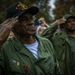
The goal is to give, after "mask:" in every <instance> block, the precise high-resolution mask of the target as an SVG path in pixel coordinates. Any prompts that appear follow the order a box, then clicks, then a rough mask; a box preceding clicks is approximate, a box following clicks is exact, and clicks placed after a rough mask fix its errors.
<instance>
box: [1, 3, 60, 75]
mask: <svg viewBox="0 0 75 75" xmlns="http://www.w3.org/2000/svg"><path fill="white" fill-rule="evenodd" d="M38 11H39V9H38V8H37V7H35V6H33V7H30V8H28V7H27V6H26V5H24V4H22V3H21V2H17V3H14V4H13V5H11V6H10V7H9V8H8V11H7V18H12V17H16V16H18V21H17V22H16V23H15V24H14V25H13V27H12V31H13V33H14V35H15V37H13V38H9V39H8V40H7V41H6V42H5V43H4V44H3V46H2V48H1V52H0V73H1V74H0V75H5V74H6V75H60V73H59V70H58V68H57V64H56V61H57V60H56V59H55V58H54V48H53V46H52V44H51V42H49V41H48V39H45V38H41V37H39V38H38V37H36V36H35V33H36V29H35V26H34V21H33V15H35V14H37V13H38Z"/></svg>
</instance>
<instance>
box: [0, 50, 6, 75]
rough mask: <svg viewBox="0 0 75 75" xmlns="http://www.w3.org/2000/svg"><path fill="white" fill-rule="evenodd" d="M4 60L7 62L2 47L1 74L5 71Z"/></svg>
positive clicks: (0, 58) (0, 55) (0, 57)
mask: <svg viewBox="0 0 75 75" xmlns="http://www.w3.org/2000/svg"><path fill="white" fill-rule="evenodd" d="M4 62H5V59H4V53H3V50H2V49H1V51H0V75H4V74H3V72H4Z"/></svg>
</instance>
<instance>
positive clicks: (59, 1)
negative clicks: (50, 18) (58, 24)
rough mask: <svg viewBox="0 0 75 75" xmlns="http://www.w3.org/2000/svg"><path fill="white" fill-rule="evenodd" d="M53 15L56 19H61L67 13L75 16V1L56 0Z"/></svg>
mask: <svg viewBox="0 0 75 75" xmlns="http://www.w3.org/2000/svg"><path fill="white" fill-rule="evenodd" d="M55 7H56V8H55V9H54V10H53V13H54V15H55V19H58V18H61V17H62V16H63V15H64V14H66V13H71V14H73V15H75V13H74V12H75V0H56V1H55Z"/></svg>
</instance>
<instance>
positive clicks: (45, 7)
mask: <svg viewBox="0 0 75 75" xmlns="http://www.w3.org/2000/svg"><path fill="white" fill-rule="evenodd" d="M17 1H21V2H23V3H25V4H26V5H28V6H29V7H30V6H32V5H35V6H38V8H39V9H40V12H39V13H38V14H37V15H36V18H37V19H38V18H40V17H44V18H45V19H46V21H47V22H48V23H49V22H50V21H51V17H50V14H49V10H50V6H49V4H48V3H49V1H50V0H0V8H1V9H0V23H1V22H2V21H3V20H5V14H6V9H7V8H8V7H9V6H10V5H11V4H13V3H14V2H17Z"/></svg>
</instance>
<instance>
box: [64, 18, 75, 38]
mask: <svg viewBox="0 0 75 75" xmlns="http://www.w3.org/2000/svg"><path fill="white" fill-rule="evenodd" d="M64 27H65V28H66V30H67V33H68V34H70V35H71V36H72V37H75V18H69V19H67V20H66V22H65V25H64Z"/></svg>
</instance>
